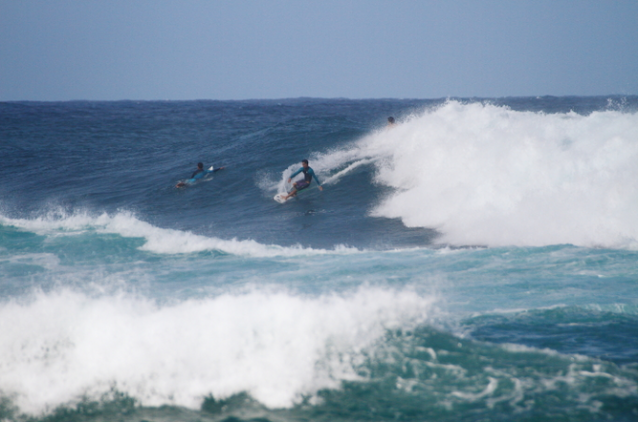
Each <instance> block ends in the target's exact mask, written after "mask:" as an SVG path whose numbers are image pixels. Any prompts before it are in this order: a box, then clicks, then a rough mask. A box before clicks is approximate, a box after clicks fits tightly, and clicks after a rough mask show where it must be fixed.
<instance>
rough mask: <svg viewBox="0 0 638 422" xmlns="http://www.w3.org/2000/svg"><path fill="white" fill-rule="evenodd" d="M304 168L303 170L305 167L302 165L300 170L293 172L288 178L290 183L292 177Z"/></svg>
mask: <svg viewBox="0 0 638 422" xmlns="http://www.w3.org/2000/svg"><path fill="white" fill-rule="evenodd" d="M302 170H303V167H301V168H300V169H299V170H297V171H296V172H294V173H293V174H291V175H290V177H289V178H288V183H290V182H292V178H293V177H295V176H296V175H298V174H299V173H301V171H302Z"/></svg>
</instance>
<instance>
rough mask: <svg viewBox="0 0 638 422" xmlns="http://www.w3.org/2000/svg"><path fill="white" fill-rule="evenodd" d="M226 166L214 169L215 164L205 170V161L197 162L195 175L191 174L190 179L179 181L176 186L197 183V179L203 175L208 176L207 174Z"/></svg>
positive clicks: (180, 186)
mask: <svg viewBox="0 0 638 422" xmlns="http://www.w3.org/2000/svg"><path fill="white" fill-rule="evenodd" d="M223 169H224V167H219V168H216V169H214V168H213V166H210V168H209V169H208V170H204V163H197V170H195V172H194V173H193V175H192V176H191V178H190V179H188V180H186V181H184V182H179V183H178V184H176V185H175V187H176V188H182V187H184V186H186V185H190V184H192V183H195V182H196V181H197V180H199V179H201V178H202V177H204V176H206V175H207V174H210V173H215V172H216V171H219V170H223Z"/></svg>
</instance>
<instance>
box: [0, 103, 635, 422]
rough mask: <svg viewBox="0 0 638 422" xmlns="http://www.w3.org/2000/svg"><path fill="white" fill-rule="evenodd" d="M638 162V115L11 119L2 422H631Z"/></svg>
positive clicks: (192, 108)
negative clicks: (308, 176)
mask: <svg viewBox="0 0 638 422" xmlns="http://www.w3.org/2000/svg"><path fill="white" fill-rule="evenodd" d="M389 116H393V117H395V119H396V125H394V126H388V125H387V118H388V117H389ZM302 159H308V160H309V164H310V167H312V168H313V169H314V171H315V173H316V175H317V177H318V178H319V180H320V181H321V183H322V186H323V188H324V189H323V190H319V189H317V188H316V186H317V185H316V183H315V182H314V181H313V184H312V185H311V187H310V188H308V189H306V190H304V191H301V192H300V193H299V195H298V196H297V197H296V198H292V199H290V200H289V201H288V202H286V203H285V204H279V203H277V202H276V201H274V200H273V197H274V195H275V194H277V193H279V192H284V191H286V190H287V189H289V188H290V185H289V184H288V183H287V180H288V178H289V176H290V175H291V174H292V173H293V172H294V171H296V170H297V169H298V168H299V167H300V166H301V164H300V162H301V160H302ZM198 162H202V163H203V164H204V166H205V168H208V167H209V166H214V167H216V168H219V167H224V169H223V170H220V171H218V172H215V173H211V174H209V175H207V176H206V177H204V178H203V179H201V180H199V181H197V182H195V183H193V184H190V185H188V186H186V187H183V188H177V187H176V186H175V185H176V184H177V183H178V182H179V181H184V180H186V179H188V178H190V176H191V174H192V173H193V171H194V170H195V169H196V165H197V163H198ZM637 163H638V97H637V96H628V97H622V96H607V97H525V98H494V99H483V98H447V99H445V98H443V99H431V100H399V99H378V100H348V99H313V98H299V99H287V100H255V101H204V100H202V101H114V102H93V101H72V102H4V103H0V174H1V180H2V183H1V184H0V421H3V422H8V421H11V422H13V421H15V422H18V421H22V422H35V421H47V422H53V421H65V422H66V421H125V422H133V421H135V422H143V421H145V422H160V421H192V422H194V421H200V422H205V421H226V422H241V421H252V422H267V421H270V422H279V421H450V422H451V421H455V422H458V421H570V422H575V421H627V422H629V421H636V420H638V164H637ZM298 177H300V176H297V178H298Z"/></svg>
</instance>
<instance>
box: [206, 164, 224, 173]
mask: <svg viewBox="0 0 638 422" xmlns="http://www.w3.org/2000/svg"><path fill="white" fill-rule="evenodd" d="M223 169H224V167H217V168H216V169H215V168H213V166H211V167H210V169H208V170H204V173H206V174H209V173H215V172H216V171H219V170H223Z"/></svg>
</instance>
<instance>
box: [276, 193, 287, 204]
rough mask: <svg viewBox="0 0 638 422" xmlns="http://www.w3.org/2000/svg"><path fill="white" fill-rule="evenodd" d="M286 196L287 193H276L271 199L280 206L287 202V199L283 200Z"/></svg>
mask: <svg viewBox="0 0 638 422" xmlns="http://www.w3.org/2000/svg"><path fill="white" fill-rule="evenodd" d="M286 195H288V194H287V193H285V192H284V193H278V194H277V195H275V197H274V198H273V199H274V200H275V201H277V202H279V203H280V204H283V203H285V202H286V201H287V199H284V198H285V197H286ZM289 199H290V198H289Z"/></svg>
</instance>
